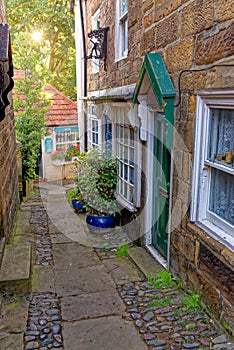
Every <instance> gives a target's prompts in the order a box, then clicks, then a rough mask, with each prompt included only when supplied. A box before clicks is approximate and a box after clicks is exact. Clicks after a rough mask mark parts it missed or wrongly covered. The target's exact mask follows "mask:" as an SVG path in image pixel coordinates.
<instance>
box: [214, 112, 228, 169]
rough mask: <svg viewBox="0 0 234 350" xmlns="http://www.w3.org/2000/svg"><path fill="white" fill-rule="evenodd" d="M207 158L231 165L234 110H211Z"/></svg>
mask: <svg viewBox="0 0 234 350" xmlns="http://www.w3.org/2000/svg"><path fill="white" fill-rule="evenodd" d="M208 160H209V161H211V162H215V163H218V164H222V165H225V166H227V167H232V166H233V164H234V110H229V109H212V110H211V117H210V139H209V145H208Z"/></svg>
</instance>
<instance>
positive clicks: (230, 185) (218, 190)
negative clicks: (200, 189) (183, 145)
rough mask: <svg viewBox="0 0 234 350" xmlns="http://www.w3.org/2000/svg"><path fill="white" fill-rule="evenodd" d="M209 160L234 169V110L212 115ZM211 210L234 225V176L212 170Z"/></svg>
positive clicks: (215, 112)
mask: <svg viewBox="0 0 234 350" xmlns="http://www.w3.org/2000/svg"><path fill="white" fill-rule="evenodd" d="M209 145H210V147H209V154H208V158H209V160H211V161H213V162H215V163H217V164H222V165H224V166H226V167H228V168H232V169H233V167H234V110H225V109H214V110H213V111H212V115H211V125H210V143H209ZM209 210H210V211H212V212H214V213H215V214H216V215H218V216H219V217H220V218H222V219H224V220H226V221H227V222H229V223H231V224H232V225H234V176H233V175H232V174H228V173H226V172H225V171H222V168H220V170H218V169H215V168H213V169H212V170H211V187H210V203H209Z"/></svg>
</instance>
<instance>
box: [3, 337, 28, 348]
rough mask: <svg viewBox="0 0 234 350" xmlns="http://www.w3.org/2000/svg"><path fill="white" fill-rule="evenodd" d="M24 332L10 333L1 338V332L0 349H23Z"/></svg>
mask: <svg viewBox="0 0 234 350" xmlns="http://www.w3.org/2000/svg"><path fill="white" fill-rule="evenodd" d="M23 337H24V334H23V333H19V334H10V335H8V336H7V337H5V338H2V339H1V333H0V349H1V350H23V349H24V345H23Z"/></svg>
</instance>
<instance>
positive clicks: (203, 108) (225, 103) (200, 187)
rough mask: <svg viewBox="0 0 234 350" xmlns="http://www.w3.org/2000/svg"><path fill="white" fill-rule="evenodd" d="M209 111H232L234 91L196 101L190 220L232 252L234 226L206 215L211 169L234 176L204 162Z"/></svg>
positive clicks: (231, 171) (232, 171) (233, 172)
mask: <svg viewBox="0 0 234 350" xmlns="http://www.w3.org/2000/svg"><path fill="white" fill-rule="evenodd" d="M211 108H220V109H233V110H234V91H216V92H204V93H201V94H200V95H199V96H198V97H197V110H196V130H195V150H194V170H193V185H192V203H191V216H190V219H191V221H194V222H195V223H196V224H198V226H200V227H202V228H203V229H204V230H206V231H207V232H208V233H209V234H210V235H211V236H214V237H215V238H216V239H217V240H218V241H220V242H222V243H223V244H225V245H227V246H229V247H231V248H232V249H234V226H233V225H232V224H230V223H229V222H227V221H225V220H223V219H222V218H220V217H219V216H218V215H216V214H214V213H212V212H211V211H209V195H210V186H211V171H212V168H217V169H219V170H222V171H224V172H225V173H228V174H231V175H234V169H233V168H227V167H226V166H222V164H218V165H217V164H216V163H211V162H209V160H208V159H207V152H208V148H207V147H208V140H209V133H210V131H209V118H210V109H211ZM233 180H234V178H233Z"/></svg>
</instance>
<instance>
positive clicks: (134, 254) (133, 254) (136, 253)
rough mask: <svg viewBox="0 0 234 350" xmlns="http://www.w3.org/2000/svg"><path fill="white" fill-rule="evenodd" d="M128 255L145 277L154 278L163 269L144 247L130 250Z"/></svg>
mask: <svg viewBox="0 0 234 350" xmlns="http://www.w3.org/2000/svg"><path fill="white" fill-rule="evenodd" d="M128 255H129V257H130V258H131V259H132V260H133V261H134V263H135V264H136V265H137V266H138V268H139V269H140V270H141V271H142V272H143V273H144V275H145V276H146V277H150V276H155V275H156V274H157V273H158V272H159V271H161V270H162V269H163V267H162V265H160V264H159V263H158V262H157V261H156V260H155V259H154V258H153V257H152V256H151V255H150V254H149V252H147V250H146V249H145V248H144V247H133V248H130V249H129V250H128Z"/></svg>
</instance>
